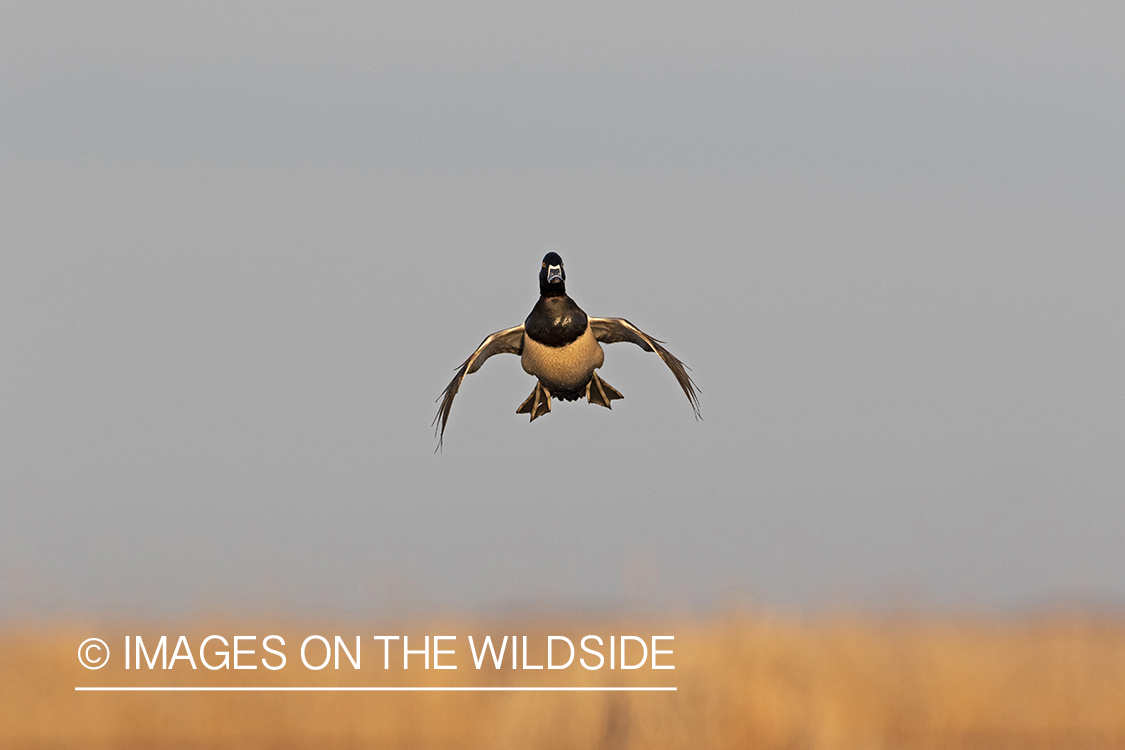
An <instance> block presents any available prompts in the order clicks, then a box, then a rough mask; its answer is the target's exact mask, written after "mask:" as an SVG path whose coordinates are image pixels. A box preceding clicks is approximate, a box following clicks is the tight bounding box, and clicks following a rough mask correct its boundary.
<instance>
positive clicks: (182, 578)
mask: <svg viewBox="0 0 1125 750" xmlns="http://www.w3.org/2000/svg"><path fill="white" fill-rule="evenodd" d="M743 5H744V4H733V3H732V4H729V5H726V4H711V5H709V6H707V7H706V8H700V7H691V6H689V5H688V4H682V5H669V4H664V5H657V4H652V3H644V4H641V3H616V4H613V5H612V6H608V7H607V6H605V4H593V3H591V4H588V5H587V6H585V7H580V6H576V5H573V4H570V5H568V6H567V10H566V11H563V10H561V9H542V8H536V9H534V10H532V9H531V8H530V7H529V6H527V5H526V4H517V3H511V4H508V3H491V4H487V5H485V6H483V7H481V6H479V5H478V6H477V7H475V8H473V9H472V10H469V9H468V8H467V7H464V6H462V5H461V4H439V3H433V4H422V3H409V4H402V5H401V6H397V7H396V6H393V5H391V4H387V3H379V4H370V3H363V4H360V3H354V4H351V3H335V4H333V5H332V6H331V7H330V8H325V7H323V6H322V5H320V4H317V5H313V4H308V5H298V4H279V3H213V4H208V3H198V2H195V3H190V4H187V3H183V4H163V5H160V6H152V5H151V4H146V3H101V4H98V5H96V6H95V5H92V4H85V3H45V2H37V3H23V4H16V5H15V6H14V7H10V8H9V7H6V9H5V11H4V16H5V18H4V22H3V23H0V228H2V234H0V249H2V256H3V259H4V263H3V270H2V272H0V348H2V350H3V351H4V352H5V355H4V357H3V358H2V359H0V424H3V429H2V431H0V613H5V614H9V615H13V614H19V613H26V612H47V613H50V612H56V613H74V612H87V611H92V612H117V613H121V612H144V611H176V610H181V609H184V608H192V607H200V606H214V605H219V606H225V607H232V608H236V609H237V608H245V609H254V608H259V607H263V606H264V607H273V608H276V609H277V610H279V611H281V612H285V613H297V612H300V611H303V610H305V609H309V608H312V609H323V608H330V609H337V610H344V611H355V612H366V611H396V610H401V609H403V608H409V607H419V606H420V607H424V608H439V609H441V608H458V607H487V606H493V605H526V604H534V605H548V606H551V605H553V606H563V607H571V606H613V605H620V604H627V605H637V604H641V605H653V606H664V605H689V606H696V607H708V606H711V605H713V604H714V603H716V602H722V601H723V600H724V598H725V597H727V596H729V595H730V594H731V592H740V593H741V594H748V595H749V596H751V597H755V598H757V599H759V600H760V601H763V602H767V603H773V604H784V605H796V606H803V607H819V606H823V605H831V604H837V603H848V602H858V603H860V604H862V605H872V606H883V605H888V604H889V605H896V604H899V603H903V602H906V603H911V604H920V605H925V606H935V607H954V608H963V607H1009V606H1027V605H1038V604H1042V603H1044V602H1058V601H1064V602H1071V601H1078V602H1086V603H1091V602H1092V603H1109V604H1112V605H1114V606H1120V605H1121V604H1122V602H1125V545H1123V544H1122V543H1121V540H1122V539H1123V538H1125V502H1122V500H1123V497H1122V488H1123V487H1125V461H1122V460H1121V458H1120V457H1121V456H1122V455H1123V454H1125V393H1123V388H1122V384H1123V383H1125V354H1123V348H1122V341H1123V340H1125V305H1123V304H1122V302H1121V294H1120V291H1119V290H1120V289H1121V286H1122V281H1123V279H1125V252H1123V250H1125V139H1122V137H1121V133H1123V132H1125V96H1123V95H1122V92H1123V91H1125V51H1123V49H1122V45H1121V44H1120V40H1121V39H1123V38H1125V10H1122V8H1121V6H1120V4H1115V3H1065V4H1064V3H987V4H980V3H976V4H967V3H966V4H941V5H940V6H938V5H937V4H934V5H930V6H927V5H923V4H909V5H904V4H898V3H847V4H844V3H815V4H805V5H802V6H800V7H797V6H795V5H794V4H792V3H770V4H756V5H755V7H753V8H746V7H743ZM547 250H556V251H558V252H559V253H561V254H562V256H563V257H564V259H565V260H566V262H567V271H568V289H569V290H570V292H571V294H572V296H573V297H574V298H575V299H576V300H577V301H578V303H579V304H580V305H582V306H583V308H584V309H585V310H586V311H587V312H588V313H590V314H593V315H603V316H607V315H612V316H623V317H627V318H629V319H630V320H632V321H633V322H634V323H636V324H637V325H638V326H640V327H641V328H642V329H644V330H645V331H647V332H649V333H651V334H652V335H654V336H657V337H659V338H661V339H664V340H666V341H667V342H668V346H669V348H670V349H671V351H673V352H674V353H675V354H676V355H677V356H679V357H680V358H681V359H683V360H684V361H685V362H687V363H688V364H689V365H690V366H691V367H692V368H693V373H694V375H695V377H696V381H697V383H698V384H699V386H700V388H701V390H702V398H701V401H702V409H703V414H704V418H705V420H706V421H704V422H701V423H696V422H694V421H693V420H692V417H691V410H690V407H689V406H688V404H687V402H686V400H685V399H684V397H683V394H682V393H680V392H679V389H678V388H677V387H676V384H675V381H674V379H673V378H672V376H671V374H670V373H669V372H668V371H667V369H666V368H664V367H663V365H662V364H661V363H660V362H659V361H658V360H657V359H656V358H655V357H653V356H652V355H651V354H646V353H644V352H641V351H640V350H639V349H636V348H635V347H629V346H628V345H625V344H619V345H614V346H612V347H609V348H607V360H606V365H605V366H604V367H603V369H602V371H601V372H602V374H603V376H604V377H605V379H606V380H607V381H608V382H609V383H611V384H613V385H614V386H615V387H617V388H618V389H619V390H621V391H622V392H623V393H624V394H625V396H626V399H625V400H624V401H622V402H618V404H617V405H615V406H614V409H613V411H612V412H608V411H605V410H603V409H597V408H594V407H591V406H588V405H586V404H560V405H556V408H555V410H554V411H553V412H552V414H551V415H550V416H549V417H548V418H546V419H542V420H537V421H536V422H535V424H533V425H529V424H527V422H526V417H521V416H517V415H515V414H514V411H515V408H516V407H517V406H518V405H519V404H520V402H521V401H522V400H523V399H524V398H525V397H526V396H527V394H528V393H529V392H530V391H531V388H532V385H533V381H532V380H531V378H530V377H529V376H527V375H526V374H524V373H523V372H522V370H521V369H520V367H519V363H518V360H517V359H516V358H515V357H497V358H495V359H494V360H491V361H489V362H488V363H487V364H486V365H485V367H484V368H483V369H482V370H481V371H480V372H478V373H476V374H474V375H472V376H470V377H469V378H468V379H467V380H466V382H465V384H464V386H463V388H462V391H461V394H460V395H459V396H458V399H457V402H456V403H455V405H454V408H453V414H452V417H451V420H450V426H449V429H448V430H447V432H446V448H445V451H444V453H443V454H439V455H433V454H432V450H433V447H434V445H435V442H434V439H433V434H432V430H431V428H430V426H429V425H430V420H431V419H432V417H433V412H434V410H435V408H436V406H435V404H434V403H433V400H434V398H436V397H437V396H438V395H439V394H440V393H441V390H442V388H444V387H445V384H446V383H447V382H448V379H449V377H451V375H452V372H453V368H454V367H455V366H456V365H458V364H459V363H460V362H461V361H462V360H463V359H464V358H465V357H466V356H467V355H468V354H469V353H470V352H472V350H473V348H474V347H475V346H476V345H477V344H478V343H479V342H480V340H481V339H482V338H483V337H484V336H485V335H486V334H488V333H491V332H492V331H495V330H497V329H500V328H504V327H507V326H511V325H515V324H517V323H519V322H521V321H522V320H523V318H524V317H525V316H526V315H527V312H528V311H529V310H530V309H531V306H532V305H533V304H534V301H535V298H536V293H537V285H536V274H537V272H538V264H539V260H540V258H541V257H542V255H543V253H544V252H546V251H547Z"/></svg>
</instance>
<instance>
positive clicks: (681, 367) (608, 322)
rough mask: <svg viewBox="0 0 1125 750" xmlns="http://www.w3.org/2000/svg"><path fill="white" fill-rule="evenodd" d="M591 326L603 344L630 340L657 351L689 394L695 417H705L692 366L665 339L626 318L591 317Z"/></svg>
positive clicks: (686, 394) (644, 347) (595, 335)
mask: <svg viewBox="0 0 1125 750" xmlns="http://www.w3.org/2000/svg"><path fill="white" fill-rule="evenodd" d="M590 327H591V328H592V329H593V331H594V338H596V339H597V340H598V341H600V342H602V343H603V344H615V343H618V342H620V341H628V342H629V343H631V344H636V345H637V346H639V347H641V348H642V349H644V350H645V351H646V352H655V353H656V355H657V356H658V357H660V359H661V360H662V361H663V362H664V364H666V365H667V366H668V369H669V370H671V371H672V374H673V375H674V376H675V377H676V382H677V383H679V384H680V388H682V389H683V391H684V395H685V396H687V400H688V403H690V404H691V410H692V411H693V412H694V413H695V418H696V419H703V415H702V414H700V412H699V386H697V385H696V384H695V381H694V380H692V379H691V375H689V374H688V372H689V371H690V370H691V368H690V367H688V366H687V365H685V364H684V363H683V362H681V361H680V360H679V359H678V358H677V357H676V356H675V355H674V354H672V352H670V351H668V350H667V349H665V348H664V347H663V346H662V344H663V343H664V342H663V341H661V340H659V339H654V338H653V337H652V336H649V335H648V334H647V333H645V332H644V331H642V330H641V329H640V328H637V327H636V326H635V325H633V324H632V323H630V322H629V321H627V320H625V319H624V318H590Z"/></svg>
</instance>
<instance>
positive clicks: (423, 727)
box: [0, 616, 1125, 750]
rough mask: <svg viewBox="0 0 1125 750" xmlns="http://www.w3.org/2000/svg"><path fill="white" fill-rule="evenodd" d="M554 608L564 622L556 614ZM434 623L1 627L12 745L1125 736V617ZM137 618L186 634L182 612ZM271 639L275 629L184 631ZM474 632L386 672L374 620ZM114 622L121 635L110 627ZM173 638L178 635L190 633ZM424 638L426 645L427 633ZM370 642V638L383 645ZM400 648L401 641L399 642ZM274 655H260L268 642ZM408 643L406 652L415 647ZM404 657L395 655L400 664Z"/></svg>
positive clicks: (802, 744)
mask: <svg viewBox="0 0 1125 750" xmlns="http://www.w3.org/2000/svg"><path fill="white" fill-rule="evenodd" d="M547 624H550V625H551V629H550V630H548V629H547V627H546V625H547ZM572 625H573V627H565V628H564V627H560V626H559V625H558V622H557V621H549V622H548V623H546V624H545V623H544V622H532V621H520V622H510V621H507V622H503V623H490V624H482V623H480V622H478V621H468V620H466V621H459V622H455V621H449V620H445V621H436V622H425V623H411V624H399V625H397V626H391V625H388V624H387V623H375V625H371V624H357V623H354V622H350V623H344V624H339V625H338V627H335V628H331V627H327V626H325V625H324V624H323V623H320V624H318V625H316V626H315V627H310V628H304V629H302V628H300V627H295V626H293V627H288V628H286V629H284V630H283V631H282V634H283V635H285V636H286V643H287V648H286V651H287V653H288V655H289V660H290V661H289V664H288V665H287V667H286V669H285V670H282V671H281V672H276V673H272V672H271V673H266V672H265V671H264V670H262V669H258V670H256V671H240V672H237V673H236V672H232V671H225V672H207V673H205V670H202V668H201V669H200V670H199V671H198V672H195V673H193V672H191V670H190V669H182V667H184V666H185V665H184V664H183V663H181V664H180V665H179V666H178V667H177V668H176V669H175V670H172V671H169V672H162V671H160V670H159V669H158V670H156V671H155V672H148V671H147V670H143V671H141V672H134V671H130V672H128V673H126V672H124V671H123V670H122V669H120V662H119V660H120V658H121V654H120V653H117V654H116V655H115V657H114V658H115V659H117V660H118V661H116V662H111V664H110V666H108V667H107V668H106V669H103V670H100V671H98V672H90V671H87V670H84V669H82V668H81V667H80V666H79V665H78V663H77V659H76V655H75V652H76V650H77V646H78V643H80V642H81V641H82V640H83V639H84V638H86V637H88V636H90V635H100V636H101V637H103V638H105V639H106V640H107V641H108V642H109V643H110V644H111V648H112V647H113V646H112V644H115V643H116V644H121V643H123V641H122V638H121V636H122V635H123V633H124V632H125V631H124V630H121V629H114V628H112V627H108V626H106V625H105V624H104V623H103V624H101V625H98V624H82V625H78V624H72V625H68V626H58V625H54V626H51V627H45V626H36V627H30V626H23V627H9V628H8V629H7V630H6V631H4V632H2V633H0V747H2V748H13V749H14V748H48V747H50V748H55V747H59V748H62V747H73V748H109V747H113V748H149V747H160V748H216V747H232V748H235V747H237V748H290V747H293V748H295V747H317V748H336V747H339V748H344V747H377V748H400V747H401V748H430V747H434V748H438V747H440V748H600V747H608V748H645V749H646V750H648V749H656V748H693V749H694V748H713V747H714V748H719V747H737V748H761V749H762V750H769V749H771V748H779V749H780V748H812V749H815V748H823V749H824V750H830V749H834V748H864V749H868V748H870V749H878V748H895V749H899V748H903V749H907V748H1020V749H1021V750H1023V749H1026V748H1110V747H1121V748H1125V622H1121V621H1110V620H1098V619H1092V618H1062V617H1053V618H1041V619H1036V620H1023V621H980V620H978V621H973V620H966V619H962V620H957V621H948V622H937V621H923V620H917V619H915V620H909V621H889V620H872V619H862V618H848V617H833V618H824V619H817V620H803V619H797V618H793V619H786V618H779V617H769V616H731V617H726V618H721V619H715V620H711V621H698V620H675V621H672V620H666V621H659V620H634V621H627V620H620V621H609V620H605V619H602V620H600V621H598V622H593V623H590V622H581V623H572ZM129 632H141V633H142V634H144V635H146V636H148V635H149V634H152V635H155V636H158V635H160V634H162V633H166V634H168V635H170V636H174V635H178V634H179V632H180V631H178V630H177V629H176V627H174V626H172V625H159V626H152V627H144V628H141V627H137V626H135V625H134V626H130V628H129ZM211 632H216V633H222V634H225V635H227V636H228V637H229V636H231V635H234V634H240V633H257V634H259V635H265V634H266V633H268V632H276V628H267V629H263V628H261V627H250V626H248V625H247V624H246V623H241V624H238V625H237V627H224V628H216V627H215V625H214V621H209V622H208V627H207V629H205V630H203V629H200V628H191V629H188V630H186V631H185V634H188V635H189V637H190V638H191V641H192V643H193V645H196V644H198V642H199V641H200V640H202V636H204V635H207V634H210V633H211ZM312 632H316V633H321V634H325V635H330V634H333V633H338V634H341V635H355V634H362V635H364V638H365V641H366V642H365V644H364V657H363V658H364V663H363V669H362V670H361V671H359V672H356V671H353V670H351V669H350V668H349V669H341V670H340V671H339V672H334V671H333V670H332V669H331V668H329V669H326V670H324V671H323V672H308V671H306V670H305V669H304V668H303V667H301V666H300V664H299V661H298V657H297V654H296V651H297V649H298V648H299V646H298V645H296V644H299V643H300V640H301V636H300V634H301V633H305V634H307V633H312ZM387 632H389V633H399V634H402V633H407V634H410V635H411V637H412V641H413V640H414V639H415V638H416V637H417V638H419V640H420V636H421V635H423V634H426V633H429V634H457V635H458V636H459V638H458V641H457V646H456V647H457V648H458V656H459V658H458V659H457V660H456V663H458V664H459V665H460V668H459V669H458V670H456V671H443V672H435V671H433V670H431V671H425V670H422V669H416V668H414V667H412V668H411V669H410V670H409V672H403V670H401V669H398V668H392V669H391V670H390V671H387V672H384V671H383V670H382V652H381V647H380V648H379V649H376V648H374V647H371V646H370V645H369V643H370V636H371V635H375V634H382V633H387ZM559 632H562V633H563V634H566V635H570V636H572V637H573V636H579V637H580V636H581V635H584V634H586V633H597V634H600V635H603V636H606V635H609V634H610V633H616V634H621V633H636V634H638V635H652V634H672V635H675V642H674V649H675V655H674V656H673V657H672V659H671V660H672V662H673V663H674V664H675V665H676V669H675V671H651V670H648V669H641V670H636V671H633V672H622V671H621V670H617V671H614V672H609V671H608V670H605V669H603V670H600V671H598V672H587V671H585V670H582V669H575V668H573V667H572V668H571V669H568V670H563V671H557V672H551V673H547V671H546V670H543V671H541V672H537V673H532V672H522V671H517V672H512V671H511V670H503V671H500V672H497V671H496V670H494V669H491V668H486V669H482V670H481V671H479V672H478V671H477V670H475V669H473V668H472V664H471V661H470V660H469V658H468V655H467V653H464V652H467V651H468V649H467V644H466V641H465V636H466V635H467V634H470V633H471V634H474V635H476V636H477V637H478V638H479V637H480V636H482V635H484V634H485V633H493V634H497V633H508V634H515V633H519V634H521V635H522V634H527V635H529V636H531V639H530V642H531V643H536V642H537V641H536V638H538V639H539V641H538V642H541V643H545V636H546V635H547V634H548V633H550V634H557V633H559ZM111 634H112V635H111ZM173 640H174V639H173ZM412 647H413V644H412ZM368 649H370V650H368ZM394 653H395V652H393V651H392V655H393V654H394ZM260 655H261V653H260V652H259V656H260ZM398 658H399V659H401V657H398ZM400 663H401V662H397V661H396V662H395V664H400ZM107 684H118V685H122V684H132V685H143V684H191V685H210V684H214V685H239V684H241V685H261V684H272V685H282V684H306V685H312V684H320V685H328V684H337V685H379V684H382V685H408V684H409V685H439V684H440V685H473V684H476V685H481V684H489V685H521V684H522V685H527V684H554V685H579V684H586V685H611V684H615V685H645V684H647V685H675V686H677V687H678V691H677V692H674V693H282V694H278V693H272V694H262V693H131V694H128V693H98V694H94V693H75V692H74V690H73V688H74V686H76V685H107Z"/></svg>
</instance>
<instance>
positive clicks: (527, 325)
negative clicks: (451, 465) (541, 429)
mask: <svg viewBox="0 0 1125 750" xmlns="http://www.w3.org/2000/svg"><path fill="white" fill-rule="evenodd" d="M618 341H628V342H630V343H633V344H636V345H637V346H639V347H641V348H642V349H644V350H645V351H646V352H656V354H657V356H659V357H660V359H662V360H664V364H666V365H668V369H669V370H671V371H672V374H673V375H675V376H676V382H678V383H679V384H680V388H682V389H683V391H684V395H686V396H687V399H688V402H689V403H690V404H691V408H692V411H694V412H695V418H696V419H700V414H699V398H698V395H697V393H696V387H695V383H694V382H693V381H692V379H691V376H690V375H688V373H687V371H688V367H687V366H686V365H684V363H683V362H681V361H680V360H678V359H676V357H675V356H673V355H672V353H671V352H669V351H668V350H667V349H665V348H664V347H663V346H661V344H662V343H663V342H662V341H658V340H657V339H654V338H652V337H651V336H649V335H648V334H647V333H645V332H644V331H642V330H641V329H639V328H637V327H636V326H635V325H633V324H632V323H630V322H629V321H627V320H625V319H624V318H591V317H589V316H587V315H586V313H584V312H582V309H581V308H580V307H578V305H577V304H575V302H574V300H572V299H571V298H570V297H568V296H567V294H566V270H565V269H564V268H563V262H562V258H560V257H559V255H558V253H547V255H546V256H544V258H543V267H542V268H541V269H540V270H539V301H538V302H536V303H535V307H533V308H532V310H531V314H530V315H528V316H527V320H525V321H524V322H523V325H518V326H515V327H514V328H506V329H504V330H503V331H497V332H496V333H494V334H492V335H491V336H489V337H487V338H486V339H485V340H484V341H483V342H481V345H480V346H478V347H477V350H476V351H475V352H473V353H472V355H471V356H470V357H469V358H468V359H466V360H465V362H464V363H463V364H462V365H461V367H460V368H459V369H458V370H457V374H456V375H454V376H453V380H451V381H450V382H449V385H448V386H446V388H445V392H444V393H442V394H441V396H439V397H438V401H440V402H441V406H440V407H439V408H438V413H437V416H436V417H434V425H435V430H436V431H437V433H438V448H440V447H441V441H442V438H443V437H444V436H445V425H446V423H447V422H448V421H449V410H450V409H451V408H452V407H453V397H454V396H456V395H457V391H458V389H460V387H461V381H462V380H464V379H465V376H466V375H468V374H470V373H474V372H476V371H477V370H479V369H480V367H481V365H483V364H484V361H485V360H486V359H488V358H489V357H491V356H492V355H493V354H518V355H520V362H521V363H522V364H523V369H524V371H525V372H527V374H529V375H534V376H535V378H536V381H535V389H534V390H533V391H532V392H531V395H530V396H528V397H527V399H525V400H524V402H523V403H522V404H520V407H519V408H518V409H516V413H517V414H530V415H531V421H532V422H534V421H535V420H536V419H538V418H539V417H541V416H543V415H544V414H547V413H549V412H550V411H551V398H552V397H554V398H558V399H562V400H563V401H576V400H577V399H580V398H585V399H586V400H587V401H588V402H589V403H591V404H598V405H600V406H604V407H606V408H607V409H610V408H612V407H611V406H610V402H612V401H613V400H615V399H619V398H625V397H624V396H622V395H621V392H620V391H618V390H617V389H616V388H614V387H613V386H611V385H610V384H609V383H607V382H605V381H604V380H602V379H601V378H600V377H598V374H597V373H596V372H594V370H596V369H598V368H599V367H601V366H602V363H603V362H605V353H604V352H603V351H602V347H601V345H602V344H613V343H616V342H618Z"/></svg>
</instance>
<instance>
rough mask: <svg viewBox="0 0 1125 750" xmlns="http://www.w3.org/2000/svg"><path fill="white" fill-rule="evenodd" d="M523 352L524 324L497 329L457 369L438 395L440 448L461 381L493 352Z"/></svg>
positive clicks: (436, 426)
mask: <svg viewBox="0 0 1125 750" xmlns="http://www.w3.org/2000/svg"><path fill="white" fill-rule="evenodd" d="M522 353H523V326H522V325H518V326H516V327H515V328H505V329H504V330H503V331H497V332H496V333H494V334H492V335H491V336H489V337H488V338H486V339H485V340H484V341H482V342H481V344H480V346H478V347H477V350H476V351H475V352H473V353H472V355H470V357H469V358H468V359H466V360H465V362H464V363H463V364H462V365H461V367H460V368H458V370H457V374H456V375H454V376H453V380H451V381H449V385H447V386H446V387H445V392H444V393H442V394H441V395H440V396H438V398H437V400H438V401H440V402H441V406H440V407H438V413H437V416H436V417H434V422H433V423H434V425H435V427H434V432H435V433H436V434H437V436H438V448H439V449H440V448H441V440H442V438H443V437H444V436H445V423H446V422H448V421H449V410H450V409H451V408H453V397H454V396H456V395H457V390H458V389H459V388H460V387H461V381H462V380H464V379H465V376H466V375H468V374H469V373H473V372H476V371H477V370H479V369H480V366H481V365H483V364H484V361H485V360H486V359H488V358H489V357H491V356H492V355H493V354H522Z"/></svg>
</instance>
